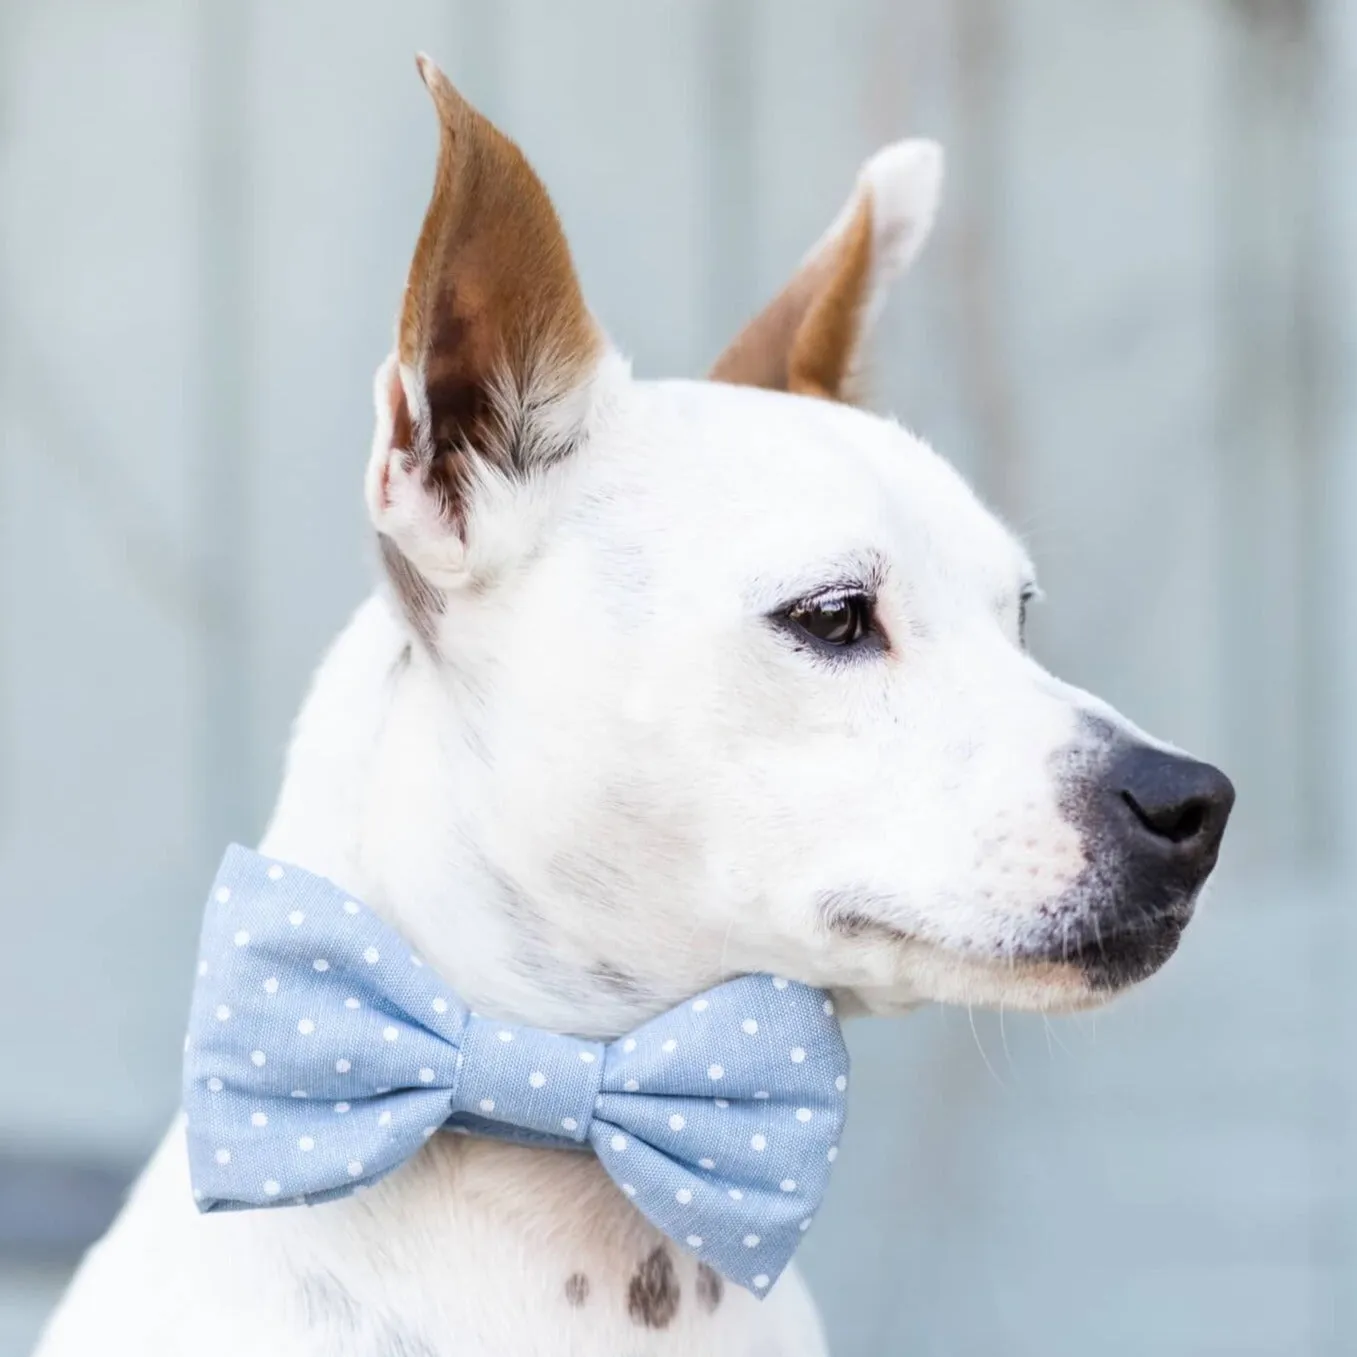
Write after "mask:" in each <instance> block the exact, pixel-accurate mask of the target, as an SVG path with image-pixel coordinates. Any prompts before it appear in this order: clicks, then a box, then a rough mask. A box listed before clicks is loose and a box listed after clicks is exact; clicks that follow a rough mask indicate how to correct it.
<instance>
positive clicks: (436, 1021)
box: [184, 846, 848, 1295]
mask: <svg viewBox="0 0 1357 1357" xmlns="http://www.w3.org/2000/svg"><path fill="white" fill-rule="evenodd" d="M847 1080H848V1056H847V1052H846V1051H845V1049H844V1045H843V1039H842V1036H841V1034H840V1032H839V1026H838V1022H837V1019H836V1018H835V1016H834V1006H833V1003H832V1001H831V1000H830V999H829V998H828V997H827V996H826V995H825V994H824V993H823V992H822V991H820V990H814V989H810V988H808V987H806V986H804V985H800V984H797V983H796V982H794V981H788V980H784V979H782V978H780V977H777V976H769V975H751V976H744V977H742V978H740V979H738V980H732V981H729V982H728V983H726V984H724V985H721V986H718V987H717V988H716V989H713V990H709V991H708V992H707V993H705V994H703V995H699V996H697V997H696V998H694V999H691V1000H688V1001H687V1002H685V1003H683V1004H681V1005H679V1006H678V1007H677V1008H675V1009H672V1010H671V1011H670V1012H668V1013H664V1014H661V1015H660V1016H659V1017H657V1018H654V1019H652V1020H651V1021H650V1022H648V1023H646V1024H645V1025H644V1026H642V1027H640V1028H638V1029H637V1030H636V1031H635V1032H633V1033H631V1034H630V1035H628V1036H626V1037H623V1038H621V1039H620V1040H618V1041H614V1042H612V1043H610V1044H607V1045H604V1044H601V1043H598V1042H592V1041H582V1040H579V1039H576V1038H574V1037H567V1036H560V1035H557V1034H555V1033H550V1032H544V1031H540V1030H538V1029H536V1028H531V1027H520V1026H515V1025H512V1024H507V1023H499V1022H494V1021H491V1020H488V1019H484V1018H481V1017H479V1016H477V1015H476V1014H472V1013H469V1012H468V1011H467V1009H466V1007H465V1006H464V1005H463V1004H462V1003H461V1002H460V1001H459V1000H458V998H457V996H456V995H454V994H453V993H452V992H451V991H450V990H449V989H448V988H447V987H446V986H445V985H443V984H442V983H441V982H440V980H439V977H438V976H437V975H436V974H435V973H434V971H433V969H432V968H431V967H429V966H427V965H425V964H424V962H423V960H422V959H421V958H420V957H419V956H417V955H416V954H415V953H413V952H412V951H411V949H410V948H409V947H408V946H407V945H406V944H405V942H404V941H403V940H402V939H401V938H400V937H399V936H398V935H397V934H396V933H394V932H393V931H392V930H391V929H390V928H389V927H387V926H386V925H385V924H384V923H383V922H382V921H381V920H380V919H378V918H377V917H376V916H375V915H374V914H372V913H371V912H370V911H369V910H368V909H367V908H366V907H365V906H364V905H363V904H362V902H361V901H357V900H354V899H353V898H352V897H350V896H347V895H345V894H344V893H343V892H342V891H340V890H339V889H338V888H337V887H335V886H334V885H333V884H331V883H330V882H328V881H326V880H324V879H323V878H321V877H317V876H313V875H312V874H311V873H309V872H305V871H303V870H302V869H301V868H298V867H293V866H290V865H288V864H286V863H280V862H272V861H270V860H269V859H267V858H263V857H260V856H259V855H258V854H257V853H253V852H251V851H250V850H248V849H245V848H241V847H239V846H232V847H231V848H230V849H229V850H228V851H227V853H226V856H225V858H224V860H223V862H222V865H221V869H220V871H219V872H218V874H217V880H216V882H215V883H214V884H213V888H212V892H211V895H210V897H209V900H208V905H207V913H206V916H205V920H204V924H203V934H202V946H201V956H200V959H199V962H198V979H197V985H196V988H195V990H194V996H193V1004H192V1012H191V1016H190V1025H189V1035H188V1038H187V1040H186V1043H185V1054H184V1108H185V1112H186V1114H187V1117H188V1148H189V1160H190V1168H191V1173H192V1179H193V1190H194V1198H195V1200H196V1201H197V1203H198V1205H199V1207H200V1209H202V1210H204V1211H212V1210H231V1209H242V1208H247V1207H261V1206H276V1205H283V1204H314V1203H317V1202H322V1201H327V1200H330V1199H331V1198H334V1197H339V1196H344V1195H346V1194H348V1193H350V1192H353V1191H355V1190H357V1189H359V1188H362V1187H364V1186H366V1185H367V1184H370V1183H372V1182H374V1181H376V1180H377V1179H378V1178H380V1177H382V1175H383V1174H386V1173H388V1172H390V1171H391V1170H392V1169H393V1168H395V1167H396V1166H397V1165H399V1164H401V1163H403V1162H404V1161H405V1160H406V1159H408V1158H410V1156H411V1155H413V1154H414V1153H415V1152H416V1151H417V1150H418V1149H419V1147H420V1146H421V1145H422V1144H423V1143H424V1142H425V1141H426V1140H427V1139H428V1138H429V1137H430V1136H432V1135H434V1134H436V1133H437V1132H439V1131H440V1130H443V1131H455V1132H462V1133H472V1134H477V1135H488V1136H494V1137H497V1138H500V1139H506V1140H513V1141H519V1142H524V1143H531V1144H544V1145H553V1146H559V1147H562V1148H573V1149H580V1148H585V1149H592V1151H593V1152H594V1153H595V1154H597V1155H598V1157H599V1160H600V1161H601V1162H602V1164H603V1165H604V1167H605V1168H606V1169H607V1171H608V1172H609V1174H611V1176H612V1177H613V1179H614V1180H615V1181H616V1182H617V1184H618V1186H619V1187H620V1189H621V1191H622V1192H623V1193H625V1194H626V1196H628V1197H629V1198H631V1199H632V1201H633V1202H634V1203H635V1204H636V1206H637V1207H638V1208H639V1209H640V1210H641V1211H642V1212H644V1214H645V1215H646V1216H647V1217H648V1218H649V1219H650V1220H651V1221H652V1222H653V1223H654V1224H655V1225H656V1226H658V1227H659V1228H660V1229H661V1230H663V1231H664V1232H665V1233H666V1234H668V1235H669V1236H670V1237H671V1238H673V1239H674V1240H675V1241H676V1242H677V1243H678V1244H680V1245H681V1246H682V1247H684V1248H686V1249H689V1250H690V1251H692V1252H693V1253H694V1254H696V1255H697V1256H698V1257H699V1258H701V1259H702V1260H703V1261H704V1262H706V1263H708V1264H709V1265H710V1266H712V1267H713V1268H715V1269H716V1270H717V1271H719V1272H721V1273H722V1274H723V1275H725V1276H726V1277H727V1278H729V1279H730V1280H731V1281H733V1282H735V1283H736V1284H738V1285H740V1286H744V1287H747V1288H748V1289H749V1290H751V1291H752V1292H754V1293H755V1294H756V1295H762V1294H764V1293H765V1292H766V1291H767V1290H768V1288H769V1287H770V1286H771V1285H772V1283H773V1282H774V1281H776V1280H777V1277H778V1274H779V1273H780V1272H781V1271H782V1270H783V1268H785V1267H786V1265H787V1263H788V1262H789V1261H790V1259H791V1257H792V1254H793V1253H794V1252H795V1250H796V1247H797V1245H798V1244H799V1242H800V1240H801V1237H802V1235H803V1234H804V1232H805V1231H806V1229H808V1228H809V1225H810V1221H811V1218H812V1217H813V1215H814V1213H815V1210H816V1208H817V1207H818V1205H819V1202H820V1199H821V1197H822V1196H823V1194H824V1191H825V1188H826V1186H827V1184H828V1179H829V1173H830V1166H831V1165H832V1163H833V1162H834V1159H835V1157H836V1156H837V1153H838V1148H837V1147H838V1140H839V1133H840V1131H841V1129H842V1126H843V1117H844V1097H845V1092H846V1089H847Z"/></svg>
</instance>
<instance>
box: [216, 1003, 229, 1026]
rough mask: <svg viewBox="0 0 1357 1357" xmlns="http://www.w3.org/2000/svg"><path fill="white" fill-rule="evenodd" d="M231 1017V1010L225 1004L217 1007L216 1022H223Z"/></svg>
mask: <svg viewBox="0 0 1357 1357" xmlns="http://www.w3.org/2000/svg"><path fill="white" fill-rule="evenodd" d="M230 1016H231V1010H230V1009H229V1008H227V1006H226V1005H225V1004H218V1005H217V1021H218V1022H225V1021H226V1020H227V1018H229V1017H230Z"/></svg>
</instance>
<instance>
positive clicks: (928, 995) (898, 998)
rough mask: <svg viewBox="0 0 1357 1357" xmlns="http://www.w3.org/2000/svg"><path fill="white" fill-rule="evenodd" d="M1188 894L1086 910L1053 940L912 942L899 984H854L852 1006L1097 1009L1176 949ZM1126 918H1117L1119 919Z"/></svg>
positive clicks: (1189, 907)
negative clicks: (1006, 944)
mask: <svg viewBox="0 0 1357 1357" xmlns="http://www.w3.org/2000/svg"><path fill="white" fill-rule="evenodd" d="M1194 903H1195V897H1191V898H1186V899H1183V900H1180V901H1176V902H1174V903H1173V905H1172V906H1170V907H1166V908H1160V909H1159V910H1157V911H1155V912H1153V913H1151V912H1149V911H1143V912H1133V911H1130V910H1127V909H1122V908H1119V909H1116V910H1107V911H1097V912H1092V913H1090V914H1089V915H1088V916H1087V920H1086V922H1085V923H1084V924H1082V925H1081V926H1080V927H1078V928H1076V929H1071V930H1070V931H1069V932H1068V934H1066V933H1065V932H1063V931H1062V932H1061V934H1060V936H1059V938H1058V939H1049V940H1048V939H1041V940H1034V941H1033V942H1032V943H1031V944H1028V945H1025V946H1020V947H1018V948H1016V949H1014V950H1013V951H1010V952H1007V953H1005V954H1002V955H1001V954H998V953H995V954H989V955H985V954H977V953H976V952H975V951H973V950H970V949H966V950H954V949H951V948H948V947H945V946H927V945H921V944H919V943H917V942H915V943H914V944H913V945H912V948H911V951H912V953H913V955H912V957H911V964H910V966H909V968H908V972H909V973H908V976H907V978H906V979H905V980H904V982H903V983H897V984H892V985H889V986H880V987H877V986H871V985H866V986H863V985H858V986H855V987H854V988H853V990H852V991H851V994H852V1000H853V1007H856V1008H858V1009H859V1011H862V1012H866V1013H870V1014H873V1015H878V1016H885V1015H891V1014H899V1013H904V1012H908V1011H909V1010H911V1009H914V1008H917V1007H919V1005H921V1004H925V1003H943V1004H962V1005H966V1006H970V1007H980V1008H1005V1009H1010V1010H1012V1009H1020V1010H1028V1011H1031V1012H1043V1013H1062V1012H1065V1013H1069V1012H1077V1011H1080V1010H1083V1009H1089V1008H1097V1007H1099V1006H1100V1005H1102V1004H1105V1003H1107V1002H1108V1001H1109V1000H1111V999H1113V998H1115V997H1116V996H1117V995H1118V994H1121V993H1123V992H1124V991H1126V990H1128V989H1131V988H1132V987H1134V986H1135V985H1138V984H1140V983H1141V982H1142V981H1144V980H1147V979H1149V977H1150V976H1152V975H1154V974H1155V972H1156V971H1158V970H1159V969H1160V968H1161V967H1162V966H1163V965H1164V963H1165V962H1167V961H1168V959H1169V958H1170V957H1171V956H1172V955H1173V954H1174V952H1175V951H1177V949H1178V943H1179V942H1180V941H1181V939H1182V935H1183V930H1184V929H1185V928H1186V927H1187V924H1188V922H1189V921H1190V919H1191V917H1192V912H1193V906H1194ZM1128 919H1129V920H1130V921H1129V922H1119V921H1122V920H1128Z"/></svg>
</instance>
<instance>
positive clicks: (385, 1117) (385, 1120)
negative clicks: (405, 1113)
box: [377, 1112, 391, 1126]
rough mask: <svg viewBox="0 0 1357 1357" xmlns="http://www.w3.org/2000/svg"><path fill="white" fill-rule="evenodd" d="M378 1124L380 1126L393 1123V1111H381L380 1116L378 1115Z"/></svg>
mask: <svg viewBox="0 0 1357 1357" xmlns="http://www.w3.org/2000/svg"><path fill="white" fill-rule="evenodd" d="M377 1125H378V1126H390V1125H391V1113H390V1112H381V1113H379V1114H378V1116H377Z"/></svg>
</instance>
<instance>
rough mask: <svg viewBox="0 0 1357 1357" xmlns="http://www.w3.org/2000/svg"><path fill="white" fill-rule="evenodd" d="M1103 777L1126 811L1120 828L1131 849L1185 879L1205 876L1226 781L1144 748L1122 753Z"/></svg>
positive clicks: (1216, 841)
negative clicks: (1180, 873) (1153, 856)
mask: <svg viewBox="0 0 1357 1357" xmlns="http://www.w3.org/2000/svg"><path fill="white" fill-rule="evenodd" d="M1109 773H1110V777H1109V778H1108V783H1107V786H1108V790H1109V791H1110V792H1112V793H1113V794H1115V795H1116V796H1118V797H1120V799H1121V801H1122V803H1123V804H1124V806H1125V808H1126V810H1125V812H1124V813H1123V814H1122V824H1123V827H1124V830H1125V831H1126V833H1127V834H1128V835H1129V836H1130V837H1131V839H1132V841H1133V847H1134V848H1135V849H1136V850H1138V851H1139V852H1141V853H1146V854H1154V855H1155V856H1157V857H1158V858H1160V859H1161V860H1162V861H1163V862H1164V864H1165V866H1169V865H1170V864H1171V865H1172V866H1173V867H1176V868H1177V869H1178V870H1180V871H1181V872H1182V873H1183V874H1184V875H1185V876H1189V877H1196V878H1203V877H1205V876H1206V874H1207V873H1208V872H1209V871H1210V870H1211V868H1212V867H1214V866H1215V864H1216V855H1217V853H1219V851H1220V840H1221V836H1222V835H1223V834H1224V833H1225V823H1226V821H1227V820H1229V818H1230V810H1231V808H1232V807H1233V806H1234V784H1233V783H1231V781H1230V779H1229V778H1228V777H1226V776H1225V774H1224V773H1222V772H1221V771H1220V769H1219V768H1213V767H1212V766H1211V765H1210V764H1209V763H1198V762H1197V761H1196V760H1195V759H1188V758H1184V757H1183V756H1182V755H1180V754H1169V753H1166V752H1164V751H1163V750H1160V749H1151V748H1148V747H1146V746H1138V747H1136V748H1134V749H1130V750H1127V751H1126V752H1125V753H1123V754H1122V755H1121V756H1120V757H1119V758H1118V759H1117V761H1116V763H1115V764H1114V765H1113V766H1112V768H1111V769H1110V770H1109Z"/></svg>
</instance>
